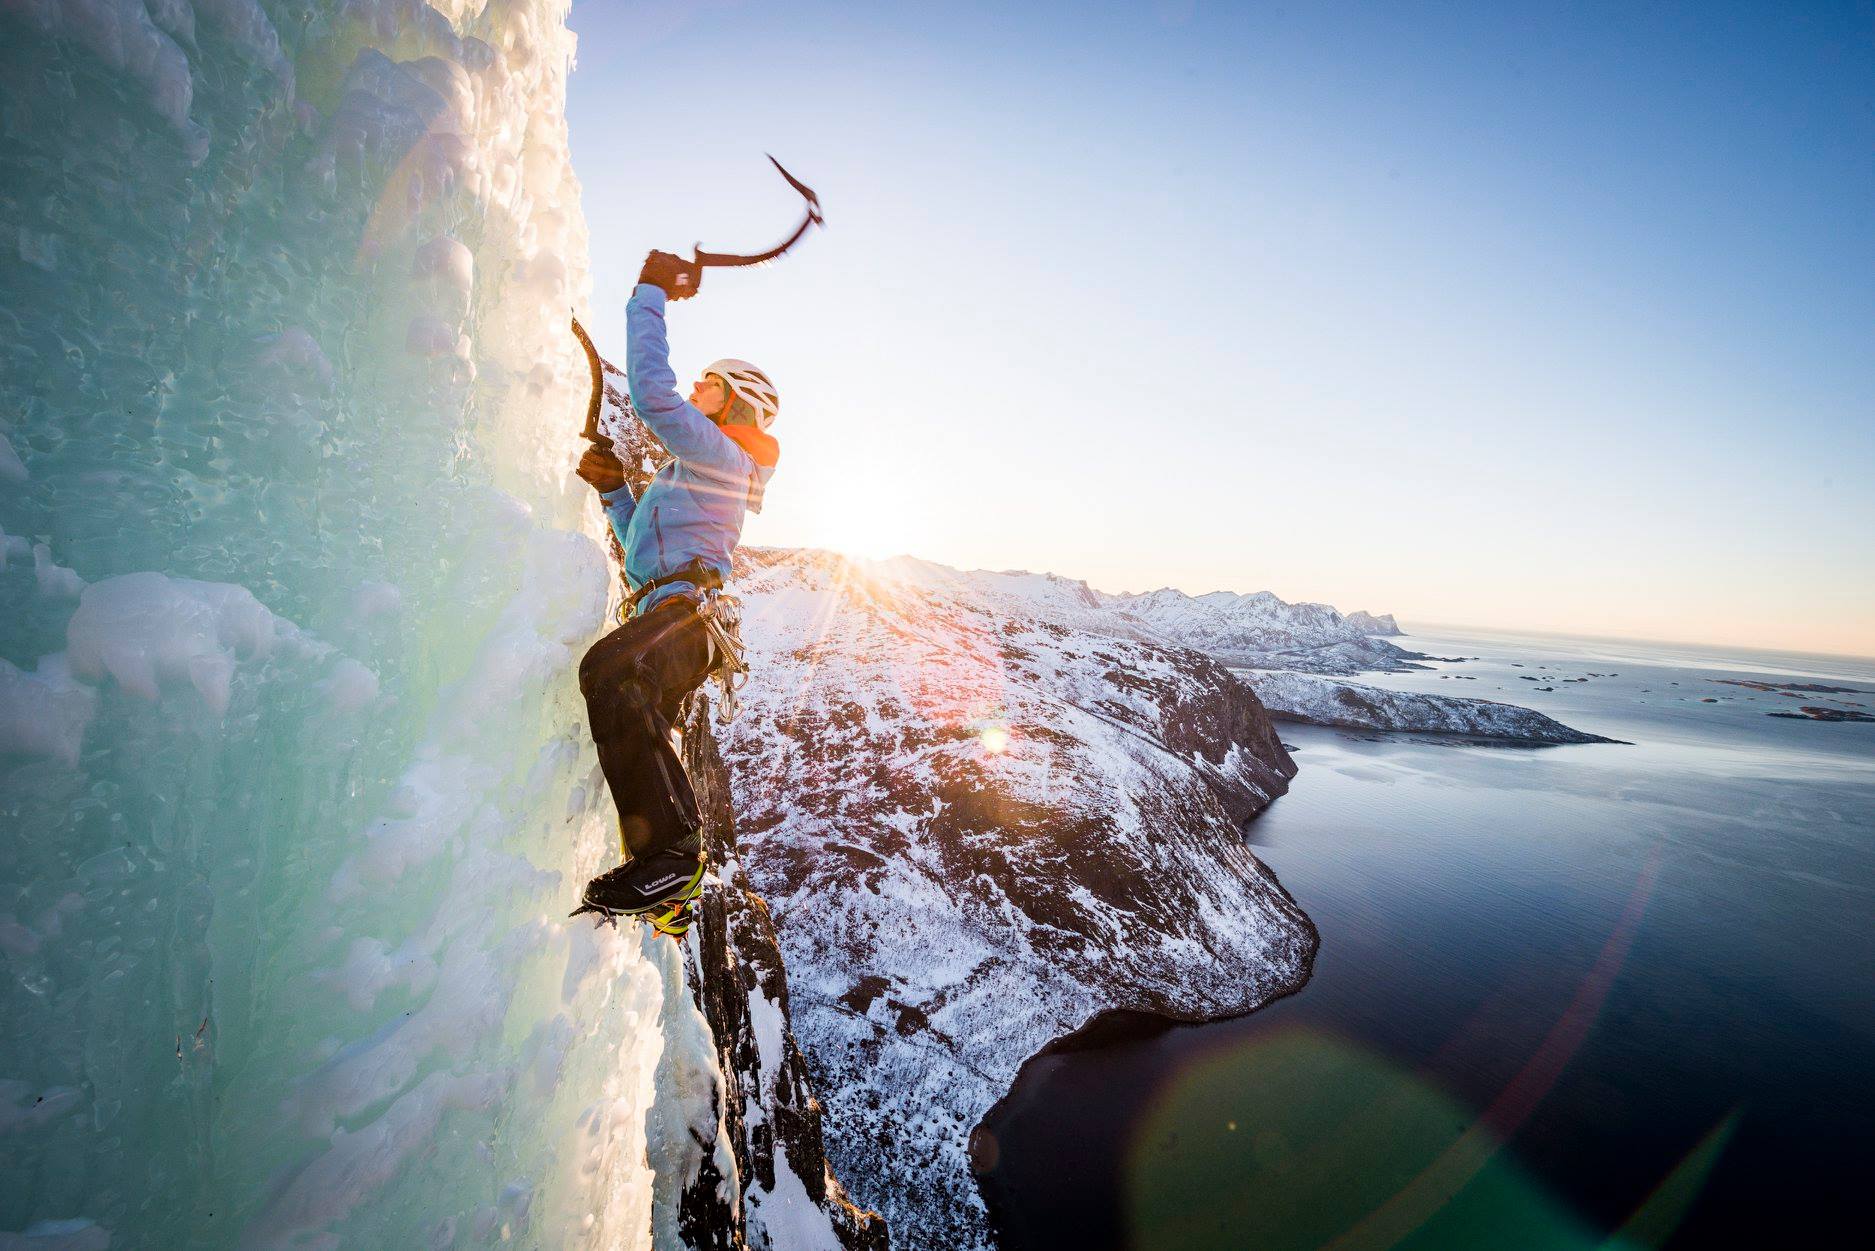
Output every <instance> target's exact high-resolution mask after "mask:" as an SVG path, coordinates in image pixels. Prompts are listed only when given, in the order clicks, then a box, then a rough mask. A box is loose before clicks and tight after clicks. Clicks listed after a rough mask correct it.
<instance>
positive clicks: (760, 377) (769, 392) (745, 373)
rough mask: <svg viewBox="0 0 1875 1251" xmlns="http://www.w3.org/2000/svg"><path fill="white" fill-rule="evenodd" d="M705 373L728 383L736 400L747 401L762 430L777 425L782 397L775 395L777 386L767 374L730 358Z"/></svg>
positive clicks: (746, 363) (716, 363)
mask: <svg viewBox="0 0 1875 1251" xmlns="http://www.w3.org/2000/svg"><path fill="white" fill-rule="evenodd" d="M703 372H704V373H705V374H715V375H717V376H718V377H719V378H722V379H724V380H725V381H726V382H728V383H729V389H730V390H731V391H734V392H735V393H736V398H738V399H740V400H744V401H746V402H747V403H748V405H749V407H750V408H753V409H754V410H755V420H756V424H757V425H759V426H760V427H761V428H762V429H764V430H766V429H768V428H769V427H770V426H772V425H774V424H775V414H776V413H778V412H780V411H781V397H780V396H778V395H776V394H775V384H774V383H772V382H770V381H769V380H768V375H767V374H765V373H763V372H762V371H761V370H759V369H757V368H756V367H755V366H753V365H751V364H749V362H747V361H739V360H735V359H733V358H730V357H724V358H723V359H722V360H720V361H717V362H715V363H714V364H712V365H710V366H709V367H707V368H706V369H704V371H703Z"/></svg>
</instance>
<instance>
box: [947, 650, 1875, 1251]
mask: <svg viewBox="0 0 1875 1251" xmlns="http://www.w3.org/2000/svg"><path fill="white" fill-rule="evenodd" d="M1400 641H1401V642H1402V643H1403V644H1405V645H1406V646H1408V647H1412V648H1415V649H1417V650H1422V651H1426V652H1429V653H1432V654H1435V655H1438V656H1447V657H1456V656H1464V657H1470V658H1474V659H1467V660H1465V661H1463V662H1461V663H1439V664H1436V665H1435V666H1434V667H1433V671H1432V672H1419V673H1409V674H1399V675H1391V676H1386V677H1374V676H1366V677H1363V678H1362V679H1361V680H1362V681H1370V682H1373V683H1375V684H1377V685H1384V686H1389V687H1393V688H1395V689H1403V690H1416V691H1429V692H1434V693H1440V694H1463V695H1471V696H1477V697H1480V698H1488V699H1500V700H1505V701H1509V702H1516V703H1521V704H1525V705H1528V706H1531V707H1535V708H1538V709H1541V710H1542V711H1544V712H1548V713H1550V714H1552V715H1553V716H1555V717H1557V718H1558V719H1559V720H1561V721H1563V722H1565V723H1566V724H1568V725H1571V726H1575V727H1576V728H1579V729H1583V730H1588V731H1592V732H1595V733H1598V734H1603V735H1607V736H1609V737H1612V738H1618V739H1622V740H1626V741H1627V743H1628V744H1630V745H1625V746H1604V745H1591V746H1581V747H1558V748H1546V749H1540V750H1526V749H1510V748H1493V747H1483V746H1461V745H1453V744H1449V743H1439V742H1433V741H1414V740H1413V739H1412V738H1410V737H1404V736H1400V737H1385V736H1363V735H1359V734H1353V733H1344V732H1340V731H1335V730H1329V729H1322V728H1317V727H1311V726H1296V725H1286V726H1283V727H1282V730H1283V737H1284V738H1285V740H1286V741H1288V742H1289V743H1290V744H1292V746H1293V748H1294V754H1295V757H1296V760H1297V761H1298V763H1299V764H1300V765H1301V772H1300V774H1299V775H1298V776H1297V778H1296V779H1295V782H1294V784H1293V787H1292V789H1291V791H1290V793H1289V794H1288V795H1286V796H1284V797H1283V798H1281V799H1279V800H1278V801H1277V802H1276V803H1275V804H1273V805H1272V806H1271V807H1270V808H1269V809H1268V810H1267V811H1266V812H1265V813H1264V814H1263V815H1262V816H1261V817H1259V818H1258V819H1257V820H1256V821H1255V822H1253V823H1252V824H1251V826H1250V827H1249V828H1248V830H1247V831H1246V837H1248V838H1249V839H1250V840H1251V841H1252V842H1253V843H1254V845H1255V846H1256V849H1257V854H1258V855H1259V856H1260V857H1261V858H1262V859H1263V860H1264V862H1265V863H1266V864H1267V865H1269V867H1270V868H1271V869H1273V870H1274V871H1275V873H1276V874H1277V876H1278V877H1279V878H1280V879H1281V880H1282V882H1283V884H1284V886H1285V887H1286V888H1287V889H1288V890H1289V891H1290V892H1291V893H1292V894H1293V895H1294V896H1295V897H1296V899H1297V901H1298V902H1299V903H1300V904H1301V905H1302V907H1303V908H1304V910H1305V911H1307V912H1308V914H1309V915H1310V917H1311V918H1312V919H1313V920H1314V921H1315V923H1316V925H1317V926H1318V927H1319V929H1320V933H1321V949H1320V952H1319V954H1318V957H1317V960H1316V964H1315V971H1314V976H1313V978H1312V980H1311V981H1310V982H1309V983H1308V984H1307V985H1306V986H1305V987H1304V988H1303V989H1302V990H1301V991H1300V992H1299V993H1298V994H1296V995H1295V996H1293V997H1292V998H1290V999H1287V1000H1284V1001H1281V1002H1278V1003H1275V1004H1272V1005H1270V1006H1268V1007H1266V1008H1264V1009H1263V1010H1262V1011H1260V1012H1258V1013H1256V1014H1254V1015H1252V1016H1249V1017H1246V1018H1242V1019H1239V1020H1235V1021H1227V1022H1216V1023H1211V1024H1207V1025H1202V1026H1195V1027H1174V1028H1154V1027H1145V1028H1141V1029H1136V1030H1134V1031H1132V1032H1131V1033H1130V1034H1129V1035H1128V1036H1125V1037H1123V1038H1120V1039H1118V1040H1108V1041H1101V1042H1098V1043H1095V1044H1092V1045H1090V1046H1088V1047H1086V1048H1081V1049H1073V1050H1064V1051H1063V1052H1061V1053H1058V1054H1053V1055H1047V1056H1043V1057H1041V1058H1039V1059H1037V1060H1034V1061H1032V1062H1031V1063H1030V1064H1029V1065H1028V1066H1027V1068H1025V1070H1024V1072H1023V1074H1022V1076H1021V1077H1020V1078H1019V1079H1018V1081H1017V1083H1016V1087H1015V1089H1014V1090H1013V1091H1012V1093H1011V1095H1010V1097H1009V1098H1008V1099H1007V1100H1005V1101H1004V1103H1003V1104H1002V1105H1000V1106H999V1108H998V1109H997V1110H996V1111H995V1112H993V1113H992V1116H991V1118H990V1120H989V1121H988V1122H986V1124H985V1130H986V1131H987V1133H988V1135H989V1141H990V1142H991V1143H993V1147H991V1148H989V1149H988V1150H982V1149H980V1150H979V1153H978V1154H979V1156H980V1157H983V1158H985V1159H986V1160H988V1159H993V1160H994V1161H995V1163H994V1167H992V1168H990V1169H989V1170H988V1171H987V1172H986V1173H984V1174H983V1175H982V1183H983V1186H984V1191H985V1194H986V1196H987V1198H988V1199H989V1201H990V1203H991V1205H992V1208H993V1210H994V1211H995V1213H996V1215H997V1219H998V1221H999V1224H1000V1227H1001V1229H1002V1231H1003V1241H1004V1243H1005V1245H1007V1246H1008V1247H1010V1248H1052V1247H1068V1246H1075V1247H1138V1248H1157V1247H1173V1246H1177V1247H1181V1248H1197V1247H1219V1248H1223V1247H1258V1248H1268V1249H1275V1248H1288V1247H1318V1246H1326V1245H1336V1246H1346V1247H1369V1246H1371V1247H1380V1246H1391V1245H1404V1246H1414V1247H1425V1248H1434V1247H1438V1248H1449V1247H1508V1246H1517V1247H1591V1246H1636V1247H1639V1246H1663V1245H1665V1246H1685V1247H1692V1246H1710V1245H1721V1244H1726V1245H1731V1244H1736V1243H1740V1242H1742V1243H1744V1244H1745V1245H1816V1244H1818V1243H1820V1242H1822V1241H1823V1240H1824V1238H1825V1236H1826V1235H1827V1234H1829V1233H1830V1232H1831V1231H1833V1230H1835V1229H1837V1228H1839V1227H1841V1226H1842V1225H1843V1224H1844V1222H1853V1221H1856V1220H1859V1218H1860V1213H1861V1210H1862V1205H1863V1202H1864V1193H1865V1189H1866V1177H1867V1173H1868V1170H1869V1168H1870V1166H1871V1164H1875V1147H1871V1145H1870V1138H1869V1126H1870V1125H1871V1123H1875V1121H1872V1119H1871V1118H1872V1117H1875V1095H1872V1094H1871V1083H1870V1080H1869V1075H1870V1073H1871V1072H1875V996H1872V995H1871V994H1870V989H1871V986H1872V985H1875V982H1872V981H1871V975H1872V974H1875V927H1871V925H1870V919H1871V916H1875V724H1856V723H1836V724H1825V723H1821V722H1816V721H1810V720H1796V719H1787V718H1783V717H1774V716H1770V715H1767V714H1769V713H1772V712H1794V711H1795V710H1796V708H1798V707H1800V706H1803V705H1821V706H1830V703H1829V701H1832V700H1833V701H1840V703H1839V705H1838V706H1840V704H1843V703H1848V704H1860V705H1862V708H1863V710H1865V711H1875V695H1871V694H1846V695H1825V694H1818V693H1802V694H1799V695H1796V696H1787V695H1782V694H1776V693H1770V692H1765V691H1758V690H1752V689H1749V688H1746V687H1740V686H1734V685H1727V684H1724V683H1723V682H1721V681H1718V680H1717V679H1732V680H1736V679H1745V680H1752V679H1761V680H1763V681H1766V682H1769V683H1801V682H1817V683H1822V684H1825V685H1835V686H1849V687H1856V688H1859V689H1860V690H1861V691H1863V692H1875V663H1871V662H1867V661H1860V660H1853V659H1844V658H1833V657H1804V656H1790V655H1775V656H1774V655H1770V654H1766V653H1741V652H1733V653H1725V652H1722V651H1718V650H1715V649H1708V648H1687V647H1667V646H1659V645H1651V644H1640V643H1627V642H1609V641H1600V640H1590V639H1561V638H1554V637H1541V636H1526V635H1510V634H1483V633H1478V632H1462V633H1461V632H1457V631H1450V630H1448V631H1442V632H1440V633H1438V634H1437V635H1430V634H1428V635H1418V636H1414V637H1410V638H1406V639H1402V640H1400ZM1591 674H1595V675H1601V676H1593V677H1590V676H1588V675H1591ZM1460 675H1465V676H1464V677H1461V676H1460ZM1584 677H1587V678H1588V680H1587V681H1568V680H1567V679H1572V678H1574V679H1579V678H1584ZM1526 679H1535V680H1526ZM1541 687H1550V688H1553V689H1550V690H1547V691H1545V690H1539V689H1537V688H1541ZM1706 700H1716V701H1718V702H1714V703H1708V702H1705V701H1706ZM1850 1227H1853V1225H1851V1226H1850Z"/></svg>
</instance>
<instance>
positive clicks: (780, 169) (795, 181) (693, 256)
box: [677, 153, 827, 291]
mask: <svg viewBox="0 0 1875 1251" xmlns="http://www.w3.org/2000/svg"><path fill="white" fill-rule="evenodd" d="M763 155H765V156H768V154H767V153H764V154H763ZM768 163H769V164H771V165H773V166H774V167H775V170H776V172H777V173H779V174H780V175H781V176H782V177H783V178H785V179H787V180H788V185H789V186H790V187H793V188H794V189H795V190H796V191H798V192H800V193H801V198H802V199H803V200H805V201H807V213H806V215H805V216H803V217H802V218H801V224H800V225H799V226H796V227H795V228H794V233H793V234H791V235H789V236H788V237H787V238H786V239H783V240H782V241H781V242H780V243H777V244H776V245H775V246H774V247H772V248H770V249H768V251H766V252H757V253H755V254H754V255H752V256H741V255H737V254H735V253H732V252H705V251H704V250H703V245H702V244H700V243H699V244H697V245H695V246H694V247H692V248H691V250H690V264H689V266H688V268H687V270H686V271H685V272H683V273H680V274H678V275H677V284H678V285H679V286H683V287H688V288H689V289H690V290H691V291H695V290H696V289H697V286H698V284H699V283H701V282H702V281H703V271H704V270H705V269H707V268H709V267H711V266H715V267H717V268H722V269H729V268H733V267H736V266H740V265H760V264H761V263H762V262H764V261H772V260H774V259H775V258H776V257H777V256H780V255H781V254H782V253H783V252H786V251H787V250H788V249H789V248H791V247H793V246H794V245H795V244H797V243H799V242H800V241H801V236H802V235H804V234H806V233H807V228H808V227H809V226H825V225H826V224H827V219H826V217H825V216H823V215H822V213H821V211H820V197H819V196H817V195H815V194H814V189H813V188H812V187H810V186H808V185H807V184H806V183H804V182H802V181H801V180H800V179H799V178H796V177H795V176H794V175H793V174H790V173H789V172H788V171H787V169H786V168H785V167H784V166H783V165H782V163H781V162H780V161H777V160H776V159H775V158H774V157H773V156H768Z"/></svg>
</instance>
